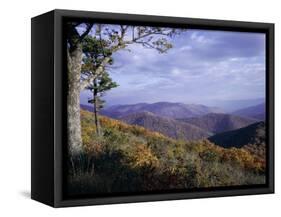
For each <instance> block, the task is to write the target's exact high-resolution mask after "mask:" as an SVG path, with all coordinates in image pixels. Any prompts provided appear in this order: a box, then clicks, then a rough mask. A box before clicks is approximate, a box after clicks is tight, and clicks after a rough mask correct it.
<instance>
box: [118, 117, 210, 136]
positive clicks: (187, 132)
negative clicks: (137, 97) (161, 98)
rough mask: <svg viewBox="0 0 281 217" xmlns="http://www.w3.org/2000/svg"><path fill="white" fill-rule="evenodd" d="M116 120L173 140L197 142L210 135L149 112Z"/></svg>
mask: <svg viewBox="0 0 281 217" xmlns="http://www.w3.org/2000/svg"><path fill="white" fill-rule="evenodd" d="M118 119H119V120H122V121H123V122H126V123H127V124H131V125H138V126H142V127H144V128H146V129H149V130H152V131H156V132H159V133H162V134H163V135H166V136H168V137H171V138H174V139H183V140H197V139H202V138H207V137H209V136H210V135H212V134H211V133H209V132H208V131H206V130H203V129H200V128H199V127H197V126H195V125H192V124H189V123H184V122H181V121H177V120H175V119H172V118H167V117H160V116H157V115H155V114H153V113H151V112H139V113H133V114H129V115H127V116H123V117H120V118H118Z"/></svg>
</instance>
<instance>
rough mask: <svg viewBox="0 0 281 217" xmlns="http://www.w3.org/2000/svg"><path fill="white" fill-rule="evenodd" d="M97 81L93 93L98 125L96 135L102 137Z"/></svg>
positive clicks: (96, 123)
mask: <svg viewBox="0 0 281 217" xmlns="http://www.w3.org/2000/svg"><path fill="white" fill-rule="evenodd" d="M96 88H97V81H96V80H94V91H93V100H94V115H95V125H96V133H97V135H98V136H100V123H99V118H98V100H97V95H98V91H97V89H96Z"/></svg>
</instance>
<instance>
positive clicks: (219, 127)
mask: <svg viewBox="0 0 281 217" xmlns="http://www.w3.org/2000/svg"><path fill="white" fill-rule="evenodd" d="M180 121H183V122H185V123H189V124H192V125H195V126H197V127H199V128H201V129H204V130H206V131H208V132H212V133H214V134H216V133H221V132H225V131H229V130H234V129H239V128H242V127H245V126H247V125H250V124H252V123H255V122H257V120H256V119H252V118H245V117H239V116H236V115H230V114H218V113H210V114H206V115H203V116H200V117H193V118H186V119H180Z"/></svg>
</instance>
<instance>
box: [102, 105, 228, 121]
mask: <svg viewBox="0 0 281 217" xmlns="http://www.w3.org/2000/svg"><path fill="white" fill-rule="evenodd" d="M139 112H151V113H153V114H155V115H158V116H161V117H169V118H174V119H179V118H189V117H195V116H200V115H204V114H208V113H223V110H222V109H220V108H217V107H208V106H205V105H198V104H183V103H170V102H157V103H152V104H148V103H138V104H133V105H115V106H111V107H109V108H105V109H103V110H102V111H101V114H102V115H105V116H108V117H111V118H120V117H122V116H124V115H129V114H133V113H139Z"/></svg>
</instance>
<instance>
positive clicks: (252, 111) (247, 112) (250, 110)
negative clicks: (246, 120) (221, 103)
mask: <svg viewBox="0 0 281 217" xmlns="http://www.w3.org/2000/svg"><path fill="white" fill-rule="evenodd" d="M232 114H234V115H239V116H242V117H251V118H256V119H258V120H265V103H261V104H258V105H255V106H250V107H247V108H243V109H239V110H236V111H235V112H233V113H232Z"/></svg>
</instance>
